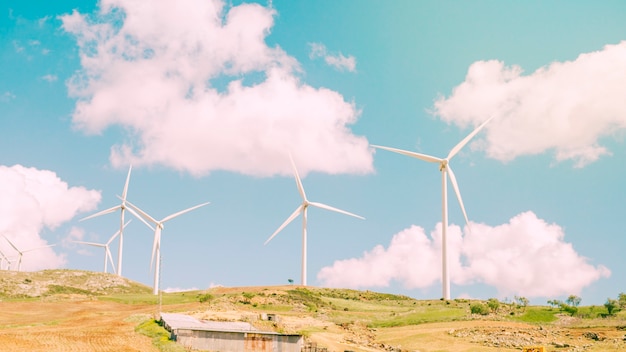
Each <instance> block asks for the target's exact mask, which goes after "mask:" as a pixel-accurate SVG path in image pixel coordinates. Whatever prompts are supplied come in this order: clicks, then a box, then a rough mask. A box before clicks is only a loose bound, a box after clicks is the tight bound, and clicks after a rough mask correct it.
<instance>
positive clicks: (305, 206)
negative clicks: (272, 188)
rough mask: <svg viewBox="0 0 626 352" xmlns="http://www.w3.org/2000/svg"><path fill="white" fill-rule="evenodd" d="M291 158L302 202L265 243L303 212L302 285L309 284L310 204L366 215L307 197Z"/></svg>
mask: <svg viewBox="0 0 626 352" xmlns="http://www.w3.org/2000/svg"><path fill="white" fill-rule="evenodd" d="M289 159H290V160H291V166H292V167H293V174H294V177H295V179H296V185H297V186H298V191H299V192H300V196H301V197H302V204H300V205H299V206H298V207H297V208H296V210H295V211H294V212H293V213H292V214H291V215H290V216H289V217H288V218H287V220H285V222H283V224H282V225H280V227H279V228H278V230H276V231H275V232H274V233H273V234H272V235H271V236H270V237H269V238H268V239H267V240H266V241H265V243H264V244H268V243H269V242H270V241H271V240H272V239H273V238H274V236H276V235H277V234H278V233H279V232H280V231H281V230H282V229H284V228H285V226H287V225H289V223H290V222H292V221H293V220H294V219H295V218H296V217H298V215H300V214H302V273H301V275H302V286H306V285H307V281H306V279H307V278H306V273H307V268H306V263H307V231H306V225H307V211H308V208H309V206H314V207H317V208H322V209H326V210H330V211H334V212H337V213H341V214H345V215H350V216H353V217H355V218H359V219H363V220H365V218H364V217H362V216H359V215H356V214H352V213H350V212H347V211H345V210H341V209H337V208H334V207H331V206H329V205H326V204H322V203H317V202H311V201H309V200H308V199H307V197H306V194H305V193H304V187H303V186H302V181H301V180H300V176H299V175H298V170H297V169H296V164H295V163H294V162H293V159H292V158H291V155H290V156H289Z"/></svg>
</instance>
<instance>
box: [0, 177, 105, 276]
mask: <svg viewBox="0 0 626 352" xmlns="http://www.w3.org/2000/svg"><path fill="white" fill-rule="evenodd" d="M99 201H100V192H98V191H94V190H87V189H85V188H84V187H68V185H67V183H65V182H63V181H62V180H61V179H60V178H59V177H58V176H57V175H56V174H55V173H54V172H52V171H47V170H38V169H35V168H27V167H23V166H21V165H15V166H11V167H8V166H3V165H0V214H2V216H1V217H0V234H3V235H5V236H6V237H7V238H8V239H9V241H11V242H12V243H13V244H14V245H15V247H17V249H19V250H20V251H22V252H24V255H23V257H22V265H21V269H22V270H39V269H45V268H58V267H61V266H63V265H64V263H65V257H64V256H63V255H60V254H57V253H56V252H55V251H54V249H55V248H50V247H49V248H42V249H37V250H36V252H35V251H34V250H33V251H30V250H32V249H35V248H39V247H44V246H47V245H50V244H52V243H49V242H48V241H46V240H45V239H43V238H42V237H41V235H40V234H41V232H42V230H43V229H44V228H48V229H51V230H53V229H55V228H57V227H58V226H59V225H61V224H62V223H64V222H67V221H69V220H70V219H72V218H73V217H74V216H75V215H76V214H78V213H79V212H86V211H90V210H93V209H95V207H96V205H97V204H98V202H99ZM0 251H2V253H4V255H5V256H7V257H9V258H13V259H16V258H18V254H17V252H16V251H15V249H13V248H12V247H11V246H10V244H9V243H8V242H7V241H6V240H5V239H4V238H0ZM16 266H17V262H15V263H14V265H13V267H12V269H13V268H16Z"/></svg>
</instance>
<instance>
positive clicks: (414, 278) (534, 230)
mask: <svg viewBox="0 0 626 352" xmlns="http://www.w3.org/2000/svg"><path fill="white" fill-rule="evenodd" d="M471 228H472V231H471V232H467V231H466V234H465V235H464V236H461V229H460V228H459V227H458V226H456V225H451V226H449V234H448V238H449V242H448V253H449V269H450V278H451V281H452V283H454V284H455V285H460V286H463V285H471V284H473V283H483V284H487V285H489V286H493V287H495V288H496V289H497V290H498V293H499V295H500V296H501V297H507V296H512V295H521V296H525V297H554V296H559V295H567V294H579V293H580V291H581V290H582V289H583V288H584V287H586V286H588V285H590V284H591V283H593V282H595V281H597V280H599V279H601V278H604V277H608V276H610V274H611V273H610V271H609V269H607V268H606V267H604V266H602V265H598V266H595V267H594V266H593V265H591V264H589V263H588V259H586V258H584V257H582V256H580V255H579V254H578V253H576V251H575V250H574V248H573V247H572V245H571V244H570V243H567V242H565V241H564V237H565V234H564V232H563V229H562V228H561V227H560V226H558V225H556V224H548V223H547V222H546V221H544V220H542V219H539V218H538V217H537V216H536V215H535V214H534V213H533V212H530V211H529V212H525V213H521V214H519V215H517V216H515V217H513V218H512V219H511V220H510V221H509V222H508V223H507V224H503V225H499V226H495V227H491V226H488V225H485V224H476V223H473V224H471ZM317 279H318V280H319V281H320V282H322V284H323V285H324V286H330V287H350V288H364V287H386V286H389V284H390V283H391V281H396V282H399V283H401V284H403V285H404V286H405V287H406V288H409V289H414V288H426V287H430V286H432V285H434V284H436V283H437V284H438V283H440V282H441V223H439V224H437V227H436V229H435V230H434V231H432V232H431V233H430V236H426V234H425V232H424V229H423V228H421V227H418V226H411V227H410V228H408V229H406V230H404V231H401V232H400V233H398V234H396V235H394V236H393V238H392V240H391V243H390V244H389V246H388V247H387V248H385V247H383V246H381V245H379V246H376V247H375V248H373V249H372V250H371V251H369V252H365V253H364V254H363V256H362V257H361V258H352V259H345V260H339V261H336V262H335V263H333V265H332V266H328V267H325V268H322V270H321V271H320V272H319V273H318V275H317Z"/></svg>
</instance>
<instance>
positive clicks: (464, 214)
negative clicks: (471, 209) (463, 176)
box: [447, 165, 469, 227]
mask: <svg viewBox="0 0 626 352" xmlns="http://www.w3.org/2000/svg"><path fill="white" fill-rule="evenodd" d="M447 172H448V175H450V182H451V183H452V188H454V193H455V194H456V199H458V200H459V204H460V205H461V210H462V211H463V216H464V217H465V222H466V223H467V226H468V227H469V220H468V219H467V213H466V212H465V206H463V199H462V198H461V192H460V191H459V185H458V183H457V182H456V177H455V176H454V172H452V169H451V168H450V165H448V167H447Z"/></svg>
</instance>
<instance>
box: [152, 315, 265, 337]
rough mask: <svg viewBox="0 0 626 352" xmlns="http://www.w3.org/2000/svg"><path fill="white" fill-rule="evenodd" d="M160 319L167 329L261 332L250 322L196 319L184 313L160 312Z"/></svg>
mask: <svg viewBox="0 0 626 352" xmlns="http://www.w3.org/2000/svg"><path fill="white" fill-rule="evenodd" d="M161 320H162V321H163V322H164V324H165V325H166V327H167V328H168V329H169V330H176V329H189V330H206V331H232V332H248V331H251V332H261V331H259V330H258V329H257V328H255V327H254V326H252V324H250V323H246V322H241V321H211V320H198V319H196V318H194V317H192V316H189V315H184V314H174V313H161ZM262 333H267V332H262Z"/></svg>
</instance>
